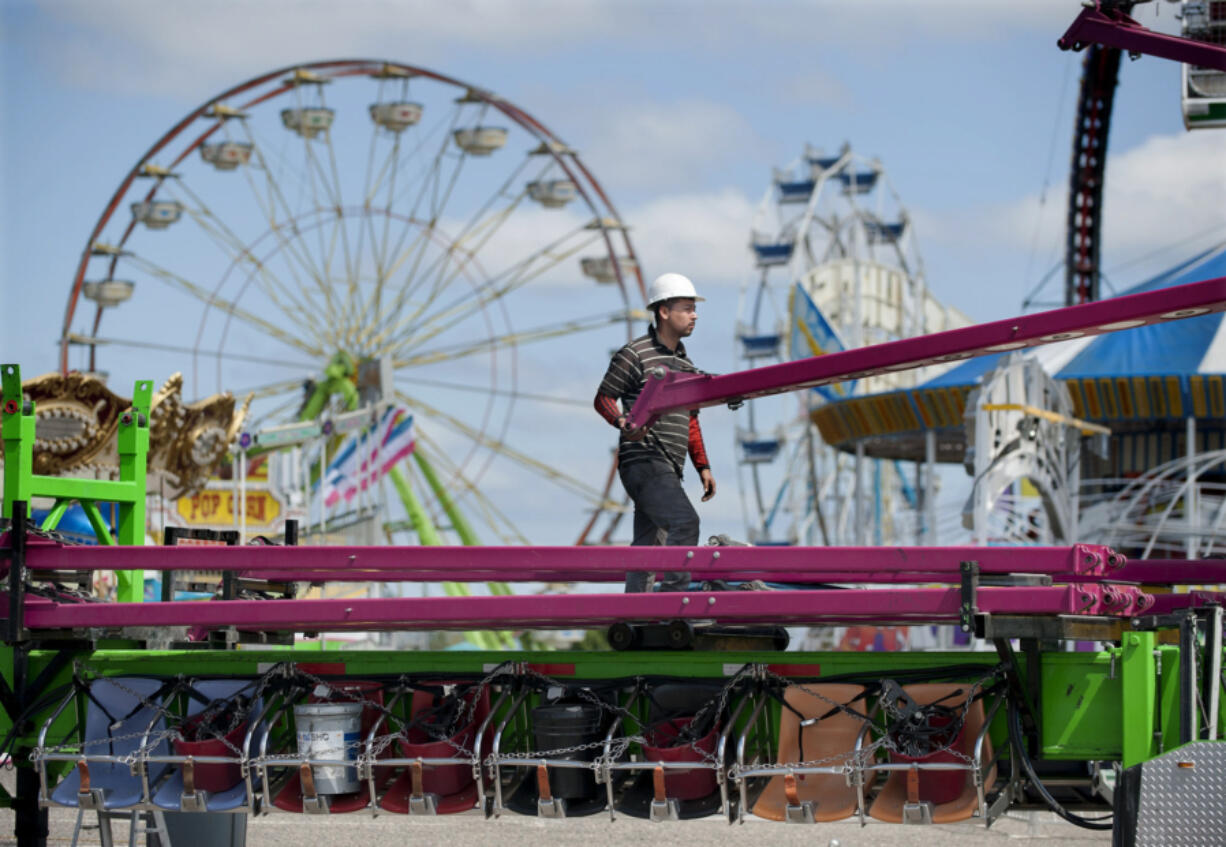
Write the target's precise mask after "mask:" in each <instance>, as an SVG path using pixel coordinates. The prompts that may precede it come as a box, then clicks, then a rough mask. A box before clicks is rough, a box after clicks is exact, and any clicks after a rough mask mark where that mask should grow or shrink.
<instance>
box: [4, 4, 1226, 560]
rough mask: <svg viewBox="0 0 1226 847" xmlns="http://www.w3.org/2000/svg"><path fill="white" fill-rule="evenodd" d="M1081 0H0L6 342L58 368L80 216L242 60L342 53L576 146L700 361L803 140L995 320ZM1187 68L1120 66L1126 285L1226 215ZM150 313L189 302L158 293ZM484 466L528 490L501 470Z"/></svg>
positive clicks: (1044, 212) (1110, 231) (725, 323)
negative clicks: (852, 167)
mask: <svg viewBox="0 0 1226 847" xmlns="http://www.w3.org/2000/svg"><path fill="white" fill-rule="evenodd" d="M1079 8H1080V6H1079V4H1078V3H1077V2H1075V0H1067V1H1066V0H1059V2H1056V1H1055V0H1052V1H1051V2H1048V1H1047V0H1040V2H1031V3H1026V4H1004V3H993V2H978V3H975V2H969V0H968V1H967V2H959V0H935V2H929V3H904V2H896V0H873V1H872V2H859V3H834V2H813V3H798V2H796V3H794V2H769V3H731V2H713V3H712V2H706V3H700V2H655V3H646V2H623V3H611V2H600V1H599V0H571V2H519V3H512V2H501V1H500V0H470V2H448V3H424V2H399V3H392V2H369V1H368V0H355V2H351V3H345V4H340V3H331V2H309V0H304V1H303V2H288V0H287V1H286V2H268V0H264V1H263V2H245V3H238V2H213V3H191V4H188V3H165V2H145V0H102V2H98V0H95V2H77V0H60V1H59V2H48V3H35V2H25V0H10V2H7V3H5V4H3V5H2V6H0V38H2V39H3V42H2V44H0V72H2V73H3V76H4V79H5V81H6V83H7V84H6V85H5V86H4V87H3V90H2V93H0V98H2V100H0V121H2V122H3V123H2V124H0V157H2V158H0V161H2V163H3V165H2V170H0V178H2V179H3V193H2V197H3V199H2V200H0V310H2V311H3V313H4V314H5V315H6V316H7V317H8V318H9V320H8V321H6V332H5V333H4V334H3V336H2V337H0V360H3V361H18V362H20V363H21V364H22V366H23V368H24V371H25V373H26V374H35V373H41V372H45V371H48V370H51V369H53V368H54V367H55V365H56V360H55V341H56V339H57V337H58V334H59V326H60V322H61V320H62V315H63V311H64V306H65V301H66V298H67V294H68V291H69V287H70V284H71V281H72V276H73V272H74V270H75V267H76V264H77V262H78V260H79V257H80V254H81V251H82V249H83V248H84V246H85V243H86V240H87V238H88V235H89V232H90V230H91V228H92V226H93V223H94V221H95V220H96V219H97V217H98V216H99V214H100V213H101V211H102V209H103V208H104V206H105V205H106V203H107V201H108V199H109V198H110V196H111V194H112V192H114V190H115V188H116V186H117V185H118V184H119V182H120V180H121V179H122V178H123V176H124V174H125V173H126V171H127V170H128V168H130V167H131V165H132V163H133V162H134V161H136V160H137V159H138V158H139V157H140V155H141V154H142V153H143V151H144V150H145V149H146V148H148V146H149V145H150V144H151V143H152V142H153V140H154V139H156V138H157V137H158V136H159V135H161V134H162V133H163V132H165V131H166V130H167V129H168V128H169V127H170V126H171V125H173V124H174V123H175V122H176V121H177V120H178V119H179V118H180V117H181V116H182V115H184V114H185V113H187V112H188V111H189V110H191V109H193V108H194V107H196V106H197V105H199V104H200V103H202V102H204V101H206V100H208V99H210V98H211V97H212V96H213V95H215V94H216V93H217V92H219V91H221V90H224V89H225V88H227V87H229V86H231V85H234V84H236V83H237V82H239V81H241V80H243V79H245V78H247V77H250V76H252V75H255V74H257V73H260V72H263V71H267V70H270V69H272V68H275V67H279V66H282V65H287V64H291V63H294V62H298V61H306V60H313V59H322V58H333V57H354V58H365V57H371V58H388V59H394V60H399V61H404V62H407V63H412V64H416V65H421V66H425V67H429V68H432V69H434V70H437V71H440V72H443V73H446V74H450V75H453V76H456V77H458V78H461V79H463V80H466V81H469V82H472V83H475V84H478V85H480V86H482V87H484V88H487V89H490V90H493V91H495V92H497V93H498V94H500V95H502V96H504V97H506V98H507V99H509V100H511V101H512V102H514V103H516V104H518V105H520V106H522V107H523V108H525V109H527V110H528V111H529V112H531V113H532V114H534V115H535V116H537V117H538V118H540V119H541V120H542V121H543V122H544V123H546V124H547V125H548V126H550V128H551V129H553V130H554V131H555V132H556V133H557V134H558V135H560V136H561V137H563V138H565V139H566V140H567V141H568V142H569V143H570V144H571V145H572V146H574V147H576V148H578V149H579V150H580V151H581V153H582V155H583V158H584V161H585V162H586V163H587V164H588V165H589V166H590V167H591V169H592V170H593V172H594V173H595V174H596V175H597V176H598V178H599V179H600V181H601V183H602V184H603V185H604V187H605V188H606V189H607V190H608V192H609V193H610V195H611V197H612V198H613V200H614V202H615V203H616V205H617V207H618V209H619V211H620V212H621V214H622V217H623V219H624V220H625V221H627V222H628V223H630V224H631V226H632V227H633V230H632V234H633V236H634V239H635V243H636V247H637V249H638V251H639V255H640V258H641V259H642V261H643V264H644V268H645V270H646V273H647V275H648V276H651V275H654V274H657V273H660V272H663V271H665V270H679V271H682V272H685V273H688V274H690V275H691V276H693V278H694V279H695V281H696V283H697V284H698V285H699V286H700V288H702V290H703V293H704V294H706V295H707V296H708V302H707V303H705V304H703V311H702V313H701V317H700V327H699V330H698V333H697V334H696V335H695V336H694V338H693V339H692V341H691V343H690V345H689V346H690V349H691V353H692V354H693V356H694V358H695V359H696V361H698V363H699V364H700V365H701V366H703V367H705V368H707V369H709V370H713V371H725V370H730V369H732V368H734V367H737V363H736V359H735V355H734V344H733V324H734V321H735V317H736V309H737V293H738V290H739V287H740V286H741V285H742V284H743V283H745V282H746V281H747V280H748V279H749V278H750V275H751V263H750V260H749V256H748V251H747V249H746V243H747V241H748V231H749V224H750V220H751V218H752V215H753V211H754V208H755V207H756V205H757V203H758V200H759V198H760V196H761V195H762V193H763V191H764V190H765V189H766V188H767V186H768V184H769V179H770V172H771V168H772V166H782V165H784V164H786V163H787V162H788V161H789V160H791V159H793V158H794V157H795V156H797V155H798V154H799V153H800V151H801V149H802V148H803V146H804V144H805V143H806V142H808V143H811V144H814V145H817V146H822V147H825V148H826V149H827V150H833V149H837V147H838V146H839V145H840V144H842V143H843V142H844V141H850V142H851V143H852V144H853V146H854V147H855V148H856V150H857V151H859V152H861V153H864V154H866V155H870V156H876V157H879V158H880V160H881V161H882V163H883V164H884V166H885V168H886V169H887V171H888V173H889V176H890V179H891V181H892V183H893V184H894V185H895V187H896V188H897V190H898V192H899V194H900V196H901V198H902V200H903V202H904V204H905V205H906V206H907V208H908V209H909V211H910V212H911V214H912V217H913V220H914V221H915V223H916V229H917V237H918V240H919V245H920V251H921V253H922V255H923V258H924V263H925V268H926V271H927V279H928V284H929V286H930V287H931V289H932V290H933V291H934V292H935V293H936V295H937V296H938V297H940V298H941V299H943V300H945V301H946V302H949V303H952V304H954V305H956V306H958V307H959V308H961V309H962V310H963V311H965V312H966V313H967V314H969V315H970V316H972V317H973V318H975V319H977V320H987V319H992V318H998V317H1004V316H1006V315H1008V314H1010V313H1013V312H1015V311H1017V310H1018V308H1019V305H1020V301H1021V299H1022V296H1023V295H1024V294H1025V293H1026V291H1027V290H1029V288H1030V287H1031V286H1032V285H1033V284H1034V283H1035V282H1036V281H1037V279H1038V278H1039V277H1040V276H1041V275H1042V274H1043V273H1044V272H1045V271H1047V270H1048V269H1049V268H1050V267H1051V266H1052V265H1053V264H1054V263H1055V262H1056V261H1058V259H1059V257H1060V255H1061V250H1062V244H1063V240H1062V226H1063V216H1064V203H1065V184H1066V182H1067V179H1068V161H1069V150H1070V147H1071V122H1072V109H1073V104H1074V98H1075V93H1076V88H1077V83H1078V78H1079V74H1080V62H1081V56H1080V55H1079V54H1078V55H1072V54H1067V53H1062V52H1060V51H1059V50H1058V49H1057V48H1056V46H1055V41H1056V39H1057V38H1058V37H1059V35H1060V34H1061V33H1062V32H1063V31H1064V29H1065V28H1066V27H1067V25H1068V23H1069V22H1071V21H1072V19H1073V18H1074V17H1075V16H1076V14H1077V12H1078V11H1079ZM1171 12H1172V8H1171V7H1169V6H1168V5H1167V4H1157V3H1154V4H1147V5H1146V6H1142V7H1140V8H1139V9H1138V16H1139V18H1140V19H1141V20H1142V22H1144V23H1146V24H1147V25H1150V26H1154V27H1155V28H1158V29H1163V30H1166V31H1172V30H1173V28H1174V27H1175V26H1176V24H1175V22H1174V21H1173V18H1172V14H1171ZM1178 79H1179V70H1178V66H1177V65H1175V64H1173V63H1169V62H1164V61H1161V60H1157V59H1153V58H1144V59H1142V60H1140V61H1137V62H1127V61H1126V62H1125V63H1124V67H1123V69H1122V72H1121V79H1120V88H1119V91H1118V94H1117V98H1116V108H1115V114H1114V122H1113V126H1112V130H1111V143H1110V159H1109V164H1108V169H1107V183H1108V188H1107V195H1106V203H1105V220H1106V231H1105V241H1104V253H1103V257H1104V266H1105V268H1106V270H1107V273H1108V275H1109V278H1110V279H1111V281H1112V282H1113V283H1115V285H1116V286H1117V287H1121V288H1122V287H1125V286H1127V285H1129V284H1132V283H1134V282H1136V281H1138V280H1139V279H1141V278H1143V276H1144V275H1145V274H1146V273H1149V272H1151V271H1155V270H1157V269H1160V268H1161V267H1164V266H1166V265H1169V264H1173V263H1174V262H1175V261H1176V260H1178V259H1179V258H1180V257H1182V256H1185V255H1188V254H1190V253H1191V252H1193V251H1194V250H1195V249H1197V248H1200V247H1204V246H1207V245H1208V244H1209V243H1211V242H1213V241H1214V240H1220V239H1221V237H1222V234H1223V232H1226V203H1223V201H1222V200H1221V198H1222V197H1223V196H1226V133H1224V132H1222V131H1216V132H1214V131H1208V132H1201V133H1199V134H1189V133H1185V132H1184V130H1183V128H1182V124H1181V121H1180V117H1179V97H1178ZM1041 199H1042V202H1041ZM1177 242H1180V243H1179V244H1178V245H1177V246H1175V247H1172V245H1173V244H1176V243H1177ZM586 291H587V290H586V289H582V290H581V289H575V290H573V291H567V292H565V293H564V294H563V296H562V298H561V302H559V303H557V304H556V305H555V306H554V307H553V308H555V309H556V310H557V313H558V315H559V316H565V315H566V314H567V313H569V312H570V311H571V310H573V313H576V314H585V313H586V311H585V309H586V308H587V305H588V304H587V303H585V302H584V298H586V297H587V296H588V294H587V293H585V292H586ZM1050 291H1051V293H1052V296H1053V299H1054V298H1058V297H1059V289H1058V288H1054V287H1053V288H1052V289H1050ZM601 308H603V307H601ZM142 319H143V320H146V321H148V322H155V321H157V322H165V321H167V320H176V319H177V315H167V314H165V313H164V312H159V311H157V310H156V309H152V308H151V309H150V311H149V312H148V313H145V314H143V315H142ZM609 346H610V344H609V343H608V342H607V341H606V340H604V339H603V338H601V339H600V340H598V341H594V342H592V343H590V344H589V343H588V342H587V341H586V340H577V341H572V342H570V347H569V351H570V352H569V356H568V361H567V362H566V367H565V368H562V369H555V372H554V373H553V374H552V375H551V376H550V378H549V379H543V378H541V375H540V374H539V373H537V378H538V381H539V382H540V383H541V384H543V385H552V386H553V387H554V388H556V389H557V390H560V391H563V392H565V393H568V394H575V395H576V396H577V395H579V394H585V393H586V391H585V388H584V387H585V386H591V387H592V388H594V386H595V384H596V382H597V381H598V380H599V376H600V373H601V372H602V370H603V367H604V363H605V361H606V356H607V352H608V347H609ZM161 364H162V362H160V361H158V360H157V359H151V358H145V359H143V360H141V361H140V362H139V365H140V366H142V367H145V368H148V367H154V368H155V369H156V368H157V367H158V366H160V365H161ZM525 367H552V365H543V364H541V363H539V362H536V363H534V362H531V361H530V362H529V363H528V364H526V365H525ZM150 375H152V376H154V377H155V378H156V379H162V378H164V377H165V376H167V375H168V374H160V373H157V374H148V373H144V372H141V373H139V374H138V373H126V372H125V373H121V372H120V371H119V370H118V369H116V370H115V372H114V378H115V380H116V386H115V387H116V390H120V391H122V390H123V388H122V386H123V385H125V384H130V381H131V379H134V378H136V377H137V376H150ZM585 414H586V413H584V412H583V411H582V410H581V409H579V408H578V407H576V408H575V409H574V410H566V413H565V415H563V416H562V418H561V420H562V421H563V422H564V424H565V426H566V427H567V428H568V431H572V432H574V433H575V438H574V440H575V445H574V448H575V450H576V453H575V455H574V456H567V457H566V458H565V460H564V461H565V463H566V465H567V466H568V467H570V468H572V469H573V470H574V472H575V473H576V474H578V475H579V476H582V477H594V476H599V475H600V474H601V471H600V470H599V468H598V467H597V465H599V464H600V461H602V459H599V460H597V461H595V464H591V460H590V456H591V454H592V453H593V452H596V453H600V452H601V451H602V450H603V449H604V448H605V447H607V446H608V445H607V444H605V442H606V441H608V440H609V435H610V433H608V432H605V431H603V430H601V429H600V427H601V426H603V424H602V423H600V422H599V421H598V420H596V419H595V418H594V417H591V416H586V417H585ZM704 422H705V425H706V427H707V430H708V444H709V449H710V448H714V449H712V452H713V457H714V459H715V462H716V469H717V473H718V474H719V476H718V478H719V479H720V480H721V482H723V483H724V484H725V486H724V488H723V489H722V490H721V496H720V497H718V498H717V499H716V500H715V501H712V503H711V504H708V506H707V507H705V508H704V512H703V515H704V520H706V522H707V523H706V524H705V525H704V529H705V528H707V526H709V528H710V529H711V530H712V531H733V532H736V531H737V527H736V526H735V524H736V523H737V522H738V521H739V508H738V505H737V504H738V499H737V496H736V491H735V475H734V474H733V473H732V463H733V459H732V450H731V443H732V435H731V432H732V422H731V420H730V416H729V414H728V413H726V412H723V411H722V410H713V411H712V412H711V413H707V414H706V415H704ZM533 430H539V426H536V427H534V426H532V425H530V423H529V422H527V421H525V420H522V419H521V420H518V421H517V422H516V424H515V428H514V429H513V433H519V434H518V436H517V437H518V438H519V439H520V443H521V444H522V445H523V446H524V447H525V449H526V450H529V451H535V454H536V455H538V456H541V455H545V456H547V455H550V454H552V453H554V451H555V449H556V447H555V446H552V445H549V444H541V443H539V442H538V441H534V437H535V438H538V439H539V435H536V436H534V435H533ZM721 454H722V455H721ZM598 458H599V457H598ZM492 473H493V472H492ZM486 484H487V485H488V486H489V488H490V490H496V489H498V488H499V487H503V488H505V489H507V490H514V489H515V488H516V487H517V486H518V485H521V484H522V482H521V481H520V480H519V479H518V478H517V477H516V476H515V471H514V469H507V470H506V475H505V476H502V477H500V476H498V474H497V473H494V475H493V476H490V477H489V478H488V479H487V482H486ZM542 511H546V509H542V508H536V509H535V510H533V511H532V513H531V514H529V513H527V512H525V514H524V516H523V517H517V518H516V520H517V522H518V523H520V525H522V526H523V527H525V528H526V532H527V534H529V537H532V538H533V539H534V540H543V541H557V542H565V541H566V540H568V539H567V537H566V536H569V535H571V534H572V533H571V531H570V529H569V528H566V529H561V528H559V526H560V525H561V524H563V523H566V522H567V521H569V522H571V523H573V521H574V520H575V517H574V513H575V512H576V509H575V508H572V507H571V505H570V504H567V507H566V512H567V515H568V517H567V518H566V519H565V520H564V521H559V520H552V519H551V518H550V517H549V516H547V515H542V514H541V512H542Z"/></svg>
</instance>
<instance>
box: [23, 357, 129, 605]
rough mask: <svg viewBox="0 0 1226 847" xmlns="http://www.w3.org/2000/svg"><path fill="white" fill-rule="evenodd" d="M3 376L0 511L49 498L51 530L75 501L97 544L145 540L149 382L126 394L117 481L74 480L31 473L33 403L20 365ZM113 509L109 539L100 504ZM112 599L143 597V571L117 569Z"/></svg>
mask: <svg viewBox="0 0 1226 847" xmlns="http://www.w3.org/2000/svg"><path fill="white" fill-rule="evenodd" d="M0 377H3V384H4V398H3V415H2V417H3V422H2V423H0V430H2V432H3V437H4V511H3V515H4V517H6V518H12V516H13V503H14V502H16V501H19V500H20V501H24V502H26V503H29V502H30V501H31V500H32V499H33V498H35V497H52V498H54V499H55V505H54V506H52V508H51V512H50V514H48V515H47V518H46V520H45V521H44V522H43V526H42V528H43V529H47V530H51V529H55V527H56V526H58V525H59V522H60V519H61V518H62V517H63V516H64V513H65V512H66V511H67V510H68V507H69V506H70V505H71V504H72V503H73V502H77V503H80V504H81V508H82V509H83V510H84V511H85V514H86V516H87V517H88V518H89V522H90V525H91V526H92V527H93V528H94V532H95V533H96V534H97V536H98V541H99V542H100V543H102V544H115V543H116V542H118V543H119V544H128V545H135V546H139V545H142V544H144V543H145V459H146V456H147V454H148V452H149V406H150V403H151V401H152V399H153V383H152V382H150V381H148V380H139V381H137V383H136V387H135V388H134V390H133V392H132V408H131V409H129V410H128V411H126V412H124V413H123V415H121V416H120V419H119V439H118V442H119V443H118V447H119V479H117V480H105V479H74V478H70V477H56V476H45V475H42V474H36V473H34V438H35V419H34V414H35V411H36V410H35V404H34V403H33V402H29V403H27V402H26V401H25V399H24V397H23V395H22V389H21V368H20V367H19V366H17V365H15V364H5V365H0ZM108 501H109V502H114V503H115V504H116V505H117V507H118V520H117V526H116V536H117V537H116V538H112V537H111V533H110V530H109V529H108V527H107V525H106V522H105V521H104V520H103V519H102V513H101V512H100V511H99V509H98V503H100V502H108ZM117 580H118V590H117V597H118V599H119V600H120V601H121V602H128V603H139V602H140V601H141V599H142V598H143V596H144V572H143V571H118V572H117Z"/></svg>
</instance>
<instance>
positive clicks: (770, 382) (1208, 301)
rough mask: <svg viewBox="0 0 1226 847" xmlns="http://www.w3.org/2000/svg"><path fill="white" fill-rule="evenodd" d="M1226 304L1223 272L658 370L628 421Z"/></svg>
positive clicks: (1164, 319) (1214, 309)
mask: <svg viewBox="0 0 1226 847" xmlns="http://www.w3.org/2000/svg"><path fill="white" fill-rule="evenodd" d="M1223 309H1226V277H1221V278H1219V279H1211V280H1206V281H1204V282H1194V283H1190V284H1188V285H1177V286H1172V287H1171V288H1163V289H1161V290H1158V291H1147V292H1143V293H1141V294H1130V295H1127V296H1124V297H1115V298H1112V299H1110V300H1099V301H1097V302H1094V303H1083V304H1081V305H1078V306H1067V307H1065V308H1062V309H1053V310H1052V311H1049V312H1039V313H1036V314H1033V315H1023V316H1021V317H1016V318H1009V319H1008V320H1003V321H994V322H992V323H987V324H979V325H978V326H969V327H964V328H962V329H951V330H949V331H948V332H938V333H934V334H932V335H922V336H919V337H917V338H905V339H903V340H901V341H891V342H889V343H887V344H876V345H873V346H871V347H859V348H856V349H854V350H844V351H842V352H839V353H828V354H826V355H824V356H816V357H813V358H809V359H798V360H796V361H794V362H784V363H782V364H778V365H768V366H767V367H764V368H755V369H753V370H747V371H738V372H736V373H731V374H724V375H722V376H713V375H710V374H686V373H677V372H672V371H664V370H663V369H659V370H656V371H655V372H654V373H652V378H651V379H648V380H647V385H646V386H645V387H644V388H643V392H642V393H641V394H640V395H639V398H638V400H637V401H636V402H635V404H634V408H633V409H632V410H631V411H630V415H629V423H630V425H631V426H633V427H642V426H649V425H650V424H652V423H653V422H655V421H656V420H657V419H658V418H659V416H660V415H662V414H664V413H665V412H669V411H673V410H676V409H701V408H704V407H707V406H716V405H719V404H722V403H728V402H735V401H739V400H746V399H750V398H753V397H764V396H767V395H770V394H781V393H783V392H785V391H793V390H796V389H800V388H814V387H816V386H818V385H828V384H830V383H834V382H840V381H842V380H847V379H859V378H861V377H866V376H873V375H875V374H881V373H887V372H892V371H903V370H909V369H911V368H918V367H922V366H924V365H935V364H940V363H942V362H952V361H957V360H960V359H969V358H971V357H972V356H982V355H986V354H989V353H997V352H1001V351H1005V350H1015V349H1021V348H1023V347H1034V346H1038V345H1041V344H1052V343H1055V342H1057V341H1066V340H1068V339H1070V338H1080V337H1082V336H1086V335H1100V334H1102V333H1106V332H1115V331H1117V330H1121V329H1128V328H1131V327H1134V326H1141V325H1143V324H1150V323H1165V322H1168V321H1172V320H1179V319H1182V318H1190V317H1194V316H1196V315H1204V314H1208V313H1210V312H1220V311H1222V310H1223Z"/></svg>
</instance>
